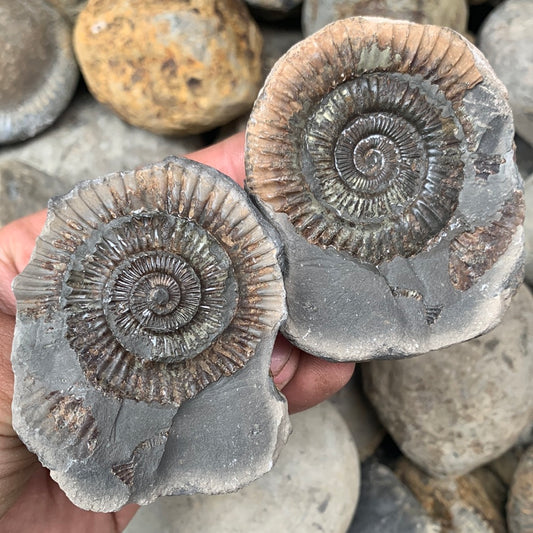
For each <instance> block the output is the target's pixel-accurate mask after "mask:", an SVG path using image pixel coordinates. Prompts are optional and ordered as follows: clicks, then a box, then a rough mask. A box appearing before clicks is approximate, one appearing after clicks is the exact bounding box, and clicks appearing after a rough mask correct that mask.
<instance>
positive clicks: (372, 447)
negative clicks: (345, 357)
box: [329, 365, 385, 462]
mask: <svg viewBox="0 0 533 533" xmlns="http://www.w3.org/2000/svg"><path fill="white" fill-rule="evenodd" d="M355 372H356V375H355V376H354V378H352V379H351V380H350V381H349V382H348V383H347V384H346V385H345V386H344V387H343V388H342V389H341V390H340V391H339V392H337V393H336V394H334V395H333V396H332V397H331V398H330V399H329V401H330V402H331V403H333V405H334V406H335V407H336V408H337V409H338V411H339V413H340V414H341V415H342V417H343V418H344V421H345V422H346V423H347V424H348V427H349V428H350V431H351V432H352V437H353V439H354V440H355V444H356V445H357V451H358V452H359V458H360V459H361V462H363V461H365V460H366V459H368V457H370V456H371V455H372V454H373V453H374V452H375V451H376V448H377V447H378V446H379V443H380V442H381V441H382V439H383V437H384V436H385V428H384V427H383V426H382V425H381V422H380V421H379V419H378V417H377V415H376V411H375V410H374V408H373V407H372V404H371V403H370V402H369V401H368V399H367V398H366V396H365V395H364V393H363V390H362V385H361V379H360V378H361V376H360V366H359V365H358V366H357V367H356V369H355Z"/></svg>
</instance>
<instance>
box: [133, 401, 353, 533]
mask: <svg viewBox="0 0 533 533" xmlns="http://www.w3.org/2000/svg"><path fill="white" fill-rule="evenodd" d="M291 421H292V425H293V432H292V434H291V436H290V438H289V441H288V443H287V445H286V446H285V447H284V448H283V450H282V451H281V454H280V457H279V459H278V462H277V463H276V464H275V465H274V468H273V469H272V471H271V472H269V473H268V474H266V475H265V476H263V477H262V478H261V479H258V480H257V481H254V482H253V483H252V484H250V485H248V486H247V487H245V488H243V489H241V490H240V491H238V492H236V493H235V494H225V495H220V496H177V497H171V498H161V499H160V500H158V501H157V502H155V503H153V504H152V505H150V506H148V507H143V508H142V509H141V510H140V511H139V512H138V513H137V514H136V515H135V517H134V519H133V520H132V522H131V523H130V525H129V526H128V528H127V529H126V533H145V532H147V531H158V532H163V531H165V532H168V533H174V532H175V533H182V532H183V533H185V532H193V531H194V532H197V531H198V532H200V531H201V532H205V533H252V532H253V533H272V532H274V531H279V532H286V531H287V532H289V531H290V532H291V533H315V532H316V533H319V532H320V533H346V530H347V528H348V525H349V523H350V520H351V519H352V515H353V513H354V510H355V506H356V503H357V497H358V494H359V460H358V457H357V451H356V449H355V446H354V444H353V441H352V439H351V436H350V432H349V430H348V428H347V427H346V424H345V423H344V421H343V420H342V418H341V417H340V415H339V414H338V413H337V411H336V409H335V408H334V407H332V406H331V404H329V403H328V402H324V403H322V404H321V405H318V406H316V407H314V408H313V409H310V410H308V411H304V412H303V413H299V414H297V415H294V416H291Z"/></svg>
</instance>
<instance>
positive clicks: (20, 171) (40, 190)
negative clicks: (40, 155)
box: [0, 160, 69, 226]
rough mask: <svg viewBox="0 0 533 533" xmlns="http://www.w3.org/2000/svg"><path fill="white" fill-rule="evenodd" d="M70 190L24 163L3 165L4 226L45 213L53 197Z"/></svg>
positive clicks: (0, 211) (0, 213) (0, 221)
mask: <svg viewBox="0 0 533 533" xmlns="http://www.w3.org/2000/svg"><path fill="white" fill-rule="evenodd" d="M68 189H69V187H68V186H67V185H66V184H65V183H64V182H63V181H62V180H59V179H55V178H53V177H52V176H49V175H48V174H45V173H44V172H41V171H40V170H37V169H36V168H33V167H31V166H30V165H26V164H24V163H21V162H20V161H10V160H6V161H1V162H0V226H3V225H5V224H8V223H9V222H11V221H13V220H15V219H17V218H20V217H23V216H26V215H30V214H31V213H34V212H35V211H39V210H41V209H44V208H45V207H46V205H47V203H48V200H49V199H50V197H51V196H54V195H57V194H64V193H66V192H67V191H68Z"/></svg>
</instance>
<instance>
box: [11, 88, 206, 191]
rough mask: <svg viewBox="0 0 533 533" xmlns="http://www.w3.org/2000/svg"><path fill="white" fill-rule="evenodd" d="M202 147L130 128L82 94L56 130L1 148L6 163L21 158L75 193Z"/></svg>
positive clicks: (193, 141) (196, 140) (191, 139)
mask: <svg viewBox="0 0 533 533" xmlns="http://www.w3.org/2000/svg"><path fill="white" fill-rule="evenodd" d="M201 147H202V142H201V139H200V138H199V137H196V136H195V137H186V138H183V139H172V138H169V137H162V136H160V135H155V134H153V133H149V132H147V131H145V130H142V129H139V128H135V127H133V126H130V125H128V124H126V123H125V122H123V121H122V120H120V119H119V118H118V117H117V116H116V115H115V114H114V113H112V112H111V111H109V110H108V109H107V108H106V107H104V106H103V105H101V104H99V103H98V102H96V101H95V100H94V98H92V96H90V95H89V94H87V93H85V92H81V93H79V94H77V95H76V97H75V99H74V101H73V103H72V104H71V105H70V106H69V108H68V109H67V111H66V112H65V113H64V115H63V116H62V117H61V118H60V120H59V121H58V122H57V123H56V124H55V125H54V126H53V127H52V128H50V129H49V130H47V131H46V132H44V133H43V134H41V135H39V136H38V137H35V138H34V139H31V140H29V141H26V142H24V143H22V144H17V145H10V146H7V147H4V148H0V161H5V160H12V159H16V160H18V161H21V162H23V163H26V164H28V165H31V166H33V167H36V168H38V169H40V170H41V171H42V172H45V173H46V174H49V175H50V176H53V177H57V178H58V179H61V180H62V182H65V183H66V184H67V185H68V188H71V187H73V186H74V185H75V184H76V183H78V182H79V181H81V180H86V179H89V178H95V177H97V176H102V175H104V174H108V173H109V172H114V171H117V170H124V169H129V168H134V167H138V166H142V165H144V164H146V163H150V162H153V161H159V160H162V159H164V158H165V157H167V156H169V155H176V156H178V155H184V154H187V153H189V152H192V151H194V150H197V149H199V148H201ZM46 187H47V189H48V188H49V187H50V184H49V183H48V184H47V185H46Z"/></svg>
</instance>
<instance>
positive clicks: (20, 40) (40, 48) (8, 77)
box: [0, 0, 79, 144]
mask: <svg viewBox="0 0 533 533" xmlns="http://www.w3.org/2000/svg"><path fill="white" fill-rule="evenodd" d="M78 77H79V71H78V66H77V64H76V60H75V59H74V53H73V51H72V45H71V30H70V27H69V25H68V23H67V22H66V21H65V20H64V19H63V17H62V16H61V15H60V14H59V13H58V12H57V11H56V10H55V9H54V8H52V7H50V6H49V5H48V4H47V3H46V2H45V1H44V0H24V1H23V2H13V1H12V0H0V144H2V143H8V142H14V141H20V140H23V139H27V138H28V137H33V136H34V135H36V134H37V133H39V132H40V131H42V130H43V129H45V128H46V127H47V126H49V125H50V124H52V122H54V120H56V118H57V117H58V116H59V115H60V113H61V112H62V111H63V110H64V109H65V107H67V105H68V103H69V101H70V99H71V97H72V95H73V94H74V91H75V89H76V85H77V83H78Z"/></svg>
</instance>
